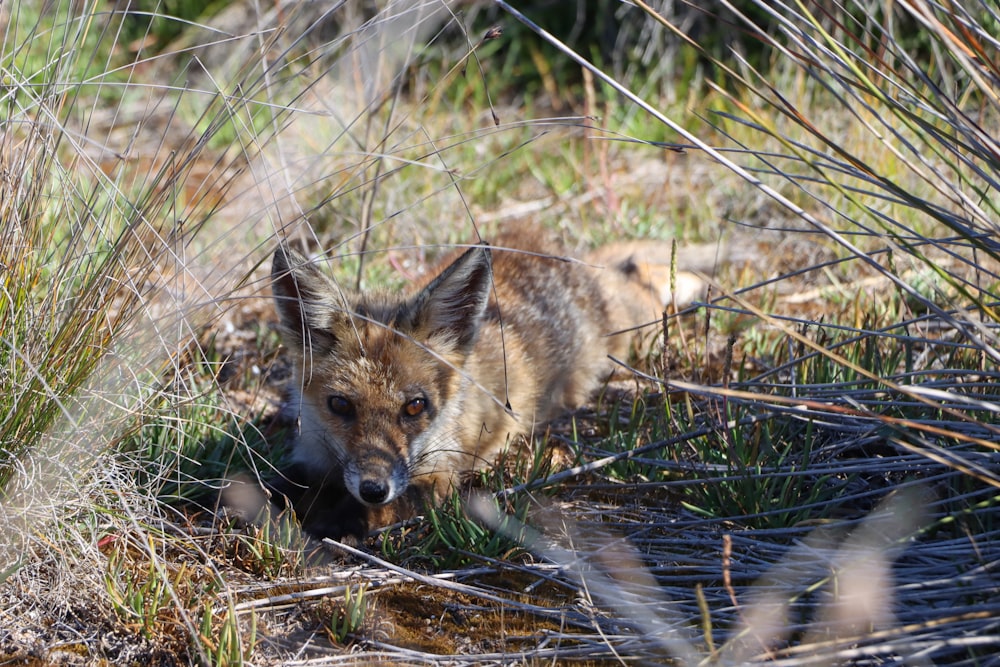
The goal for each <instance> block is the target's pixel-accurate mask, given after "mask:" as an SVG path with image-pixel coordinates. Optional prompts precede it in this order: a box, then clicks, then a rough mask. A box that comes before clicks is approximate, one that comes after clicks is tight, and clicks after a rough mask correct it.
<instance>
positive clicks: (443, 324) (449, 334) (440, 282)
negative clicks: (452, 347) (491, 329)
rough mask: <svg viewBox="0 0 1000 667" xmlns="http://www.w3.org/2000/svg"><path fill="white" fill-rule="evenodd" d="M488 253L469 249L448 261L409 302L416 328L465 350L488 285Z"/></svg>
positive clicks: (480, 314) (471, 339) (474, 331)
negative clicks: (448, 263) (450, 261)
mask: <svg viewBox="0 0 1000 667" xmlns="http://www.w3.org/2000/svg"><path fill="white" fill-rule="evenodd" d="M490 259H491V258H490V250H489V248H486V247H477V248H472V249H470V250H468V251H466V252H465V253H464V254H463V255H462V256H461V257H459V258H458V259H456V260H455V261H454V262H452V263H451V264H450V265H448V267H447V268H446V269H445V270H444V271H442V272H441V273H440V274H439V275H438V276H437V277H436V278H435V279H434V280H432V281H431V283H430V284H429V285H428V286H427V287H425V288H424V289H423V290H422V291H421V292H420V293H419V294H417V296H416V298H415V299H414V301H413V302H412V306H411V312H412V314H413V318H414V324H415V325H416V327H417V329H418V330H420V331H421V332H423V333H425V335H426V336H427V337H431V336H441V337H442V338H444V339H445V340H453V341H455V342H456V344H457V345H458V347H459V348H467V347H468V346H470V345H471V344H472V343H473V342H474V341H475V339H476V336H477V335H478V333H479V327H480V324H481V323H482V320H483V314H484V313H485V312H486V304H487V303H488V302H489V296H490V288H491V285H492V280H491V277H492V269H491V261H490Z"/></svg>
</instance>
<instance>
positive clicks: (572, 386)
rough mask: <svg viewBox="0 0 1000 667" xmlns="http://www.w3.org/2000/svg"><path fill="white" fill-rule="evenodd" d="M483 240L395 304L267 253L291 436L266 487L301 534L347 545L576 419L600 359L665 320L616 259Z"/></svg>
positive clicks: (300, 261)
mask: <svg viewBox="0 0 1000 667" xmlns="http://www.w3.org/2000/svg"><path fill="white" fill-rule="evenodd" d="M496 241H497V242H496V245H494V246H490V247H487V246H482V247H472V248H470V249H468V250H466V251H465V252H464V253H462V254H460V255H459V256H457V257H453V258H451V259H450V260H446V261H445V262H444V263H443V264H444V268H443V269H441V270H440V271H438V272H436V273H434V274H432V278H430V279H429V280H428V281H425V283H424V284H420V285H417V286H416V287H415V289H414V290H413V291H412V292H411V293H410V294H409V295H405V296H397V295H391V294H388V293H384V292H374V293H370V292H364V293H355V292H353V291H349V290H345V289H343V288H342V287H341V286H339V285H337V284H336V283H335V282H334V281H333V280H332V279H330V278H328V277H327V276H326V275H324V274H323V273H322V272H320V271H319V270H318V269H317V268H316V267H315V266H313V265H311V264H309V263H308V261H306V260H305V259H304V258H303V257H301V256H299V255H297V254H296V253H294V252H292V251H291V250H289V249H288V248H287V247H286V246H284V245H282V246H280V247H279V248H278V249H277V251H276V252H275V256H274V264H273V270H272V279H273V289H274V294H275V298H276V304H277V309H278V313H279V316H280V323H281V335H282V339H283V341H284V343H285V345H286V346H287V348H288V349H289V351H290V352H291V355H292V358H293V364H294V367H295V369H296V376H295V379H294V381H293V383H292V392H291V394H292V397H291V404H292V407H293V408H296V409H297V410H298V412H299V424H300V432H299V436H298V440H297V442H296V444H295V446H294V450H293V460H294V465H293V467H292V468H291V469H290V470H289V471H286V480H285V482H284V483H278V484H276V488H277V490H278V491H279V492H280V493H281V494H283V495H285V496H287V497H288V498H290V499H291V500H292V502H293V503H294V504H295V507H296V510H297V512H298V513H299V515H300V517H302V518H303V521H304V525H305V527H306V529H307V530H309V531H310V532H312V533H314V534H317V535H328V536H333V537H341V536H344V535H354V536H358V537H360V536H363V535H364V534H365V533H366V532H367V529H368V527H369V525H370V524H373V523H388V522H391V520H392V519H394V518H396V517H398V516H401V515H405V514H407V513H411V512H412V511H413V505H414V503H416V502H419V500H420V499H433V498H435V497H436V496H439V495H440V494H442V493H444V492H446V491H447V490H448V488H449V487H450V486H451V485H452V484H454V483H455V481H456V478H457V476H459V475H460V474H462V473H464V472H468V471H472V470H476V469H480V468H482V467H484V466H487V465H489V464H490V463H492V462H493V461H494V460H495V458H496V457H497V455H498V454H499V453H500V452H501V451H502V450H503V448H504V447H505V446H506V444H507V443H508V442H509V441H510V439H511V438H512V437H515V436H517V435H519V434H521V433H525V432H527V431H528V430H530V429H531V428H533V427H534V426H535V425H536V424H540V423H543V422H545V421H548V420H550V419H552V418H553V417H555V416H558V415H559V414H561V413H563V412H564V411H566V410H568V409H571V408H575V407H577V406H579V405H581V404H583V403H584V402H585V401H586V400H587V399H588V398H590V397H591V396H592V395H593V393H594V392H595V391H596V390H597V389H598V388H599V387H600V386H601V385H602V383H604V382H605V381H606V380H607V378H608V376H609V374H610V373H611V371H612V369H613V367H612V362H611V360H610V359H609V355H610V356H616V357H618V358H624V356H625V355H626V354H627V352H628V348H629V345H630V343H631V340H632V338H631V335H630V334H629V333H628V330H629V329H631V328H633V327H636V326H638V325H641V324H643V323H647V322H650V321H654V320H656V319H657V318H658V317H659V315H660V313H661V312H662V302H661V301H662V295H661V291H662V286H661V285H653V284H650V283H649V282H648V280H645V279H644V278H643V276H645V275H646V274H644V273H643V272H641V271H639V270H638V268H637V266H636V265H634V264H631V265H630V263H629V260H628V259H627V258H625V259H620V258H618V259H616V260H615V262H616V263H615V264H614V265H613V266H605V267H603V268H602V267H596V266H591V265H588V264H584V263H580V262H575V261H573V260H569V259H567V258H565V257H561V256H560V255H561V253H560V249H559V248H558V247H557V246H554V245H551V244H549V243H548V242H546V241H545V240H544V239H543V238H541V237H540V236H538V235H534V234H524V233H521V234H514V235H510V236H506V237H500V238H498V239H496ZM601 259H603V260H608V259H610V256H609V255H607V254H606V253H605V255H602V256H601ZM623 331H624V333H621V332H623Z"/></svg>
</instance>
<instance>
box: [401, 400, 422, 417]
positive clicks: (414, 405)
mask: <svg viewBox="0 0 1000 667" xmlns="http://www.w3.org/2000/svg"><path fill="white" fill-rule="evenodd" d="M426 409H427V399H426V398H424V397H423V396H421V397H419V398H414V399H413V400H412V401H409V402H408V403H406V405H404V406H403V414H404V415H406V416H407V417H417V416H419V415H420V414H422V413H423V411H424V410H426Z"/></svg>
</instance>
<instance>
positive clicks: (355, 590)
mask: <svg viewBox="0 0 1000 667" xmlns="http://www.w3.org/2000/svg"><path fill="white" fill-rule="evenodd" d="M367 592H368V587H367V586H366V585H365V584H359V585H358V586H346V587H345V588H344V601H343V603H342V604H341V605H338V607H337V609H336V610H335V611H334V612H333V614H331V616H330V621H329V625H328V627H327V630H328V631H329V633H330V637H331V638H332V639H333V640H334V641H335V642H336V643H338V644H344V643H346V642H347V640H348V639H349V638H350V637H351V635H353V634H354V633H356V632H357V631H358V630H360V629H361V627H362V626H363V625H364V623H365V616H366V614H367V612H368V595H367Z"/></svg>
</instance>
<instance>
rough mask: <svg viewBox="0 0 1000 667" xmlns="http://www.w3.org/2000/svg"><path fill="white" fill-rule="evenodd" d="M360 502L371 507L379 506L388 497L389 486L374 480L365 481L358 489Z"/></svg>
mask: <svg viewBox="0 0 1000 667" xmlns="http://www.w3.org/2000/svg"><path fill="white" fill-rule="evenodd" d="M358 493H360V494H361V500H363V501H365V502H366V503H369V504H371V505H381V504H382V503H384V502H385V500H386V498H388V497H389V485H388V484H386V483H385V482H380V481H378V480H374V479H366V480H363V481H362V482H361V486H360V487H359V488H358Z"/></svg>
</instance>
